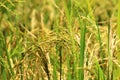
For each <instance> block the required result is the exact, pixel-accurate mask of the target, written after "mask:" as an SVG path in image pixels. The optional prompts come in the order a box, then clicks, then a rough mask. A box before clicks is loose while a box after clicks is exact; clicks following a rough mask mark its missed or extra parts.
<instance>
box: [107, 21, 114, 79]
mask: <svg viewBox="0 0 120 80" xmlns="http://www.w3.org/2000/svg"><path fill="white" fill-rule="evenodd" d="M112 67H113V66H112V54H111V52H110V21H109V23H108V80H113V79H112V75H113V74H112Z"/></svg>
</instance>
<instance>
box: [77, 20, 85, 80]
mask: <svg viewBox="0 0 120 80" xmlns="http://www.w3.org/2000/svg"><path fill="white" fill-rule="evenodd" d="M79 21H80V25H81V27H80V28H81V33H80V34H81V39H80V45H81V48H80V61H79V62H80V64H79V67H81V68H84V53H85V34H86V24H85V23H84V22H83V21H82V20H80V19H79ZM83 23H84V24H83ZM79 80H84V69H80V70H79Z"/></svg>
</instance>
